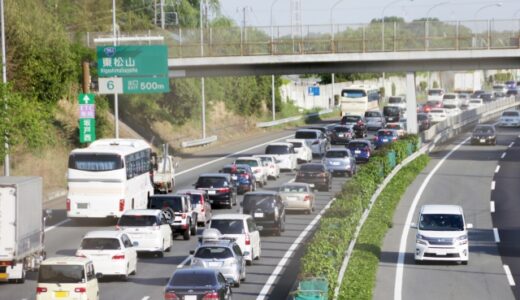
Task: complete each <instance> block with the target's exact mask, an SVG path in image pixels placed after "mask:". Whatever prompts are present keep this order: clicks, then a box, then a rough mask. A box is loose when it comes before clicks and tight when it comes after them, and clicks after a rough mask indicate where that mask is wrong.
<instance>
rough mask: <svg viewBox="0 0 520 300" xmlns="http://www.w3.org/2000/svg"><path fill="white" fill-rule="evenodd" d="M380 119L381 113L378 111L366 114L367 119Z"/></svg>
mask: <svg viewBox="0 0 520 300" xmlns="http://www.w3.org/2000/svg"><path fill="white" fill-rule="evenodd" d="M378 117H381V113H380V112H378V111H367V112H365V118H378Z"/></svg>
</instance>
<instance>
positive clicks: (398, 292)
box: [394, 137, 471, 300]
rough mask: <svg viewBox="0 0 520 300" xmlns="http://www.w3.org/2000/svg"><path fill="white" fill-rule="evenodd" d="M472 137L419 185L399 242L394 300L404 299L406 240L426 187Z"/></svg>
mask: <svg viewBox="0 0 520 300" xmlns="http://www.w3.org/2000/svg"><path fill="white" fill-rule="evenodd" d="M470 138H471V137H468V138H466V139H465V140H463V141H462V142H460V144H458V145H457V146H455V147H454V148H453V149H452V150H451V151H450V152H448V154H446V155H445V156H444V157H443V158H442V159H441V160H440V161H439V162H438V163H437V165H436V166H435V167H434V168H433V170H431V172H430V174H428V176H426V178H425V179H424V181H423V183H422V184H421V186H420V187H419V190H418V191H417V194H415V197H414V198H413V201H412V205H410V208H409V210H408V215H407V216H406V221H405V222H404V227H403V234H402V235H401V242H400V244H399V256H398V258H397V265H396V270H395V286H394V300H401V299H402V296H403V295H402V290H403V273H404V256H405V253H406V240H407V238H408V234H409V232H410V227H409V224H410V223H411V222H412V218H413V216H414V214H415V208H416V206H417V204H418V203H419V199H420V198H421V196H422V194H423V192H424V190H425V189H426V186H427V185H428V183H429V182H430V180H431V179H432V177H433V175H435V173H436V172H437V171H438V170H439V168H440V167H441V166H442V164H443V163H444V162H445V161H446V159H448V157H450V156H451V155H452V154H453V153H454V152H455V151H457V150H458V149H459V148H460V147H461V146H462V145H463V144H464V143H466V142H467V141H469V139H470Z"/></svg>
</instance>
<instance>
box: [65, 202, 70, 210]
mask: <svg viewBox="0 0 520 300" xmlns="http://www.w3.org/2000/svg"><path fill="white" fill-rule="evenodd" d="M66 203H67V211H70V199H67V202H66Z"/></svg>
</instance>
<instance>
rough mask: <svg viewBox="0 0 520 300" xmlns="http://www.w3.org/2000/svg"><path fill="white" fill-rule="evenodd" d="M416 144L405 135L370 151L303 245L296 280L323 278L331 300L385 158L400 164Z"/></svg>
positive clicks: (383, 169) (386, 163)
mask: <svg viewBox="0 0 520 300" xmlns="http://www.w3.org/2000/svg"><path fill="white" fill-rule="evenodd" d="M418 141H419V138H418V137H417V136H415V135H409V136H405V137H403V138H401V139H400V140H398V141H396V142H394V143H392V144H389V145H387V146H385V147H383V148H382V149H379V150H377V151H374V153H373V156H372V157H371V158H370V161H369V162H368V163H367V164H365V165H363V166H362V167H361V168H360V169H359V172H358V173H357V175H356V176H355V177H354V178H352V180H350V181H348V182H347V183H345V185H344V186H343V187H342V190H341V192H340V193H338V195H336V201H335V202H334V203H333V204H332V205H331V207H330V208H329V209H328V210H327V212H326V213H325V214H324V215H323V217H322V219H321V221H320V224H319V227H318V229H317V230H316V233H315V234H314V236H313V238H312V240H311V241H310V242H309V244H308V245H307V249H306V251H305V254H304V256H303V257H302V259H301V267H300V274H299V278H306V277H324V278H326V279H327V280H328V282H329V299H332V296H333V293H334V289H335V287H336V282H337V278H338V273H339V269H340V267H341V264H342V262H343V258H344V257H343V255H344V253H345V250H346V249H347V248H348V245H349V243H350V241H351V240H352V238H353V235H354V232H355V230H356V227H357V224H358V223H359V220H360V219H361V215H362V214H363V211H364V210H365V209H366V208H368V206H369V203H370V198H371V197H372V195H373V194H374V193H375V191H376V189H377V187H378V185H379V184H380V183H381V182H382V181H383V179H384V178H385V177H386V176H387V175H388V174H389V173H390V172H391V171H392V168H393V166H392V164H391V163H390V161H389V159H388V157H389V155H388V154H389V153H390V152H394V153H395V158H396V162H397V163H400V162H401V161H402V160H403V159H404V158H406V156H408V150H409V149H412V150H413V151H416V150H417V149H418V145H419V142H418Z"/></svg>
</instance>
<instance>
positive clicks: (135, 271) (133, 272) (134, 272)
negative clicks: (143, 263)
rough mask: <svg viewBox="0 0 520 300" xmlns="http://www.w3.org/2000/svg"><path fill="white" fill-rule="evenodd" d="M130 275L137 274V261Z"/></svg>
mask: <svg viewBox="0 0 520 300" xmlns="http://www.w3.org/2000/svg"><path fill="white" fill-rule="evenodd" d="M130 275H137V263H135V268H134V270H133V271H132V273H130Z"/></svg>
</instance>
